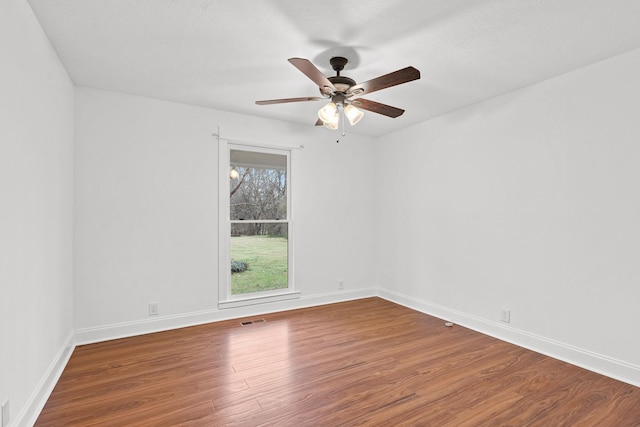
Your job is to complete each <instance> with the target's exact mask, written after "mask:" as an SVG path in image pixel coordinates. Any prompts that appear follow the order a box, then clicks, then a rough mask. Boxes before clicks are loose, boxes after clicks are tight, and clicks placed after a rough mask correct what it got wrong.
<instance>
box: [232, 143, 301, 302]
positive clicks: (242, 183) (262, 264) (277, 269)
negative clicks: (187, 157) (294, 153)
mask: <svg viewBox="0 0 640 427" xmlns="http://www.w3.org/2000/svg"><path fill="white" fill-rule="evenodd" d="M224 146H225V147H224V150H223V149H222V148H221V162H220V163H221V171H222V172H221V175H220V179H221V183H220V207H221V209H220V213H221V214H220V218H221V224H220V230H221V233H220V255H221V256H220V260H221V261H220V262H221V265H220V306H221V307H230V306H231V307H233V306H239V305H247V304H255V303H259V302H265V301H273V300H281V299H286V298H293V297H296V296H297V295H296V293H294V292H293V285H292V277H293V276H292V265H293V263H292V257H291V256H290V255H291V253H292V250H291V248H292V235H291V230H292V227H291V208H290V207H291V201H290V200H291V191H290V188H291V185H290V181H291V178H290V173H289V170H290V161H291V160H290V154H291V153H290V151H289V150H276V149H266V148H256V147H248V146H242V145H235V144H224ZM223 173H224V176H223Z"/></svg>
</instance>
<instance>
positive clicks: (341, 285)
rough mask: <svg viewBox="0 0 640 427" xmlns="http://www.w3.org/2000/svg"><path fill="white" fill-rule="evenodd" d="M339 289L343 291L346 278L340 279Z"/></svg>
mask: <svg viewBox="0 0 640 427" xmlns="http://www.w3.org/2000/svg"><path fill="white" fill-rule="evenodd" d="M338 290H339V291H343V290H344V280H342V279H340V280H338Z"/></svg>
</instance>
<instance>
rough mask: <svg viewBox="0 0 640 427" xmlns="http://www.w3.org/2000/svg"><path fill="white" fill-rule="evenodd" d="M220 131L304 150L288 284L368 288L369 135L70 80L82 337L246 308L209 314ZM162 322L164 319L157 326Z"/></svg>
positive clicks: (296, 180) (319, 292)
mask: <svg viewBox="0 0 640 427" xmlns="http://www.w3.org/2000/svg"><path fill="white" fill-rule="evenodd" d="M218 126H220V131H221V134H222V136H223V137H225V138H228V139H230V140H241V141H251V142H256V143H262V144H272V145H278V146H299V145H300V144H304V146H305V148H304V149H303V150H294V153H293V154H294V157H293V162H294V163H293V165H292V168H293V191H294V193H293V197H294V216H295V218H294V221H295V223H294V227H295V254H294V256H295V262H296V264H295V285H296V289H297V290H299V291H301V292H302V297H303V298H312V297H321V296H327V294H332V293H334V292H336V291H337V280H338V279H344V280H345V288H346V290H345V292H344V293H343V294H344V295H352V294H350V292H351V291H354V290H356V289H360V288H369V289H371V284H372V282H373V271H372V269H371V265H372V263H373V257H374V249H373V242H374V236H373V230H374V217H373V215H372V211H373V206H374V187H373V186H371V185H370V184H371V182H372V180H373V169H372V167H371V165H372V164H373V150H371V144H372V141H371V139H369V138H367V137H362V136H357V135H348V136H347V137H346V138H343V141H342V142H341V143H340V144H336V142H335V133H333V132H329V131H327V130H325V129H322V128H315V127H314V126H298V125H293V124H286V123H282V122H277V121H273V120H267V119H260V118H256V117H251V116H244V115H238V114H232V113H227V112H222V111H215V110H210V109H205V108H199V107H194V106H187V105H182V104H175V103H170V102H164V101H158V100H153V99H148V98H141V97H134V96H129V95H123V94H117V93H112V92H105V91H99V90H95V89H89V88H77V89H76V145H75V152H76V204H75V218H76V222H75V224H76V228H75V289H76V292H75V305H74V307H75V309H74V313H75V327H76V329H77V330H78V331H79V337H80V338H79V339H80V341H91V340H93V339H104V338H105V337H107V336H111V335H113V336H118V335H119V334H127V333H132V332H136V331H140V332H143V331H147V330H149V329H152V328H154V327H158V328H161V327H162V326H175V325H176V324H180V323H181V322H182V323H184V322H187V323H188V322H190V321H195V320H202V321H206V320H214V319H217V318H220V317H221V316H222V317H232V316H234V315H235V316H237V315H239V314H242V313H244V311H241V310H237V311H234V310H233V309H225V310H222V311H223V312H224V313H219V312H218V310H217V302H218V301H217V300H218V287H217V286H218V234H217V233H218V178H217V177H218V171H217V168H218V145H217V140H216V139H215V138H214V137H213V136H212V134H214V133H217V131H218ZM353 295H355V294H353ZM331 296H332V297H336V298H340V294H337V295H331ZM151 301H157V302H158V303H159V307H160V316H159V318H149V316H148V303H149V302H151ZM293 306H295V303H290V304H288V305H287V304H280V305H271V306H265V307H262V308H260V309H261V310H273V309H284V308H288V307H293ZM198 313H200V314H201V316H200V317H198V316H196V314H198ZM203 313H204V314H203ZM168 318H173V319H174V321H173V323H171V322H169V323H167V322H168V321H167V322H165V323H162V321H163V319H165V320H167V319H168ZM150 320H151V321H154V323H153V324H145V323H146V322H148V321H150ZM136 328H138V329H136Z"/></svg>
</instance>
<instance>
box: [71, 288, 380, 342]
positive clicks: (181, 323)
mask: <svg viewBox="0 0 640 427" xmlns="http://www.w3.org/2000/svg"><path fill="white" fill-rule="evenodd" d="M372 296H376V290H375V289H374V288H363V289H355V290H346V291H338V292H329V293H324V294H314V295H310V296H305V295H304V294H303V295H301V296H300V298H297V299H294V300H286V301H277V302H272V303H265V304H260V305H250V306H244V307H234V308H225V309H223V310H204V311H199V312H193V313H185V314H180V315H175V316H156V317H152V318H149V319H144V320H139V321H133V322H124V323H118V324H113V325H106V326H100V327H95V328H85V329H77V330H76V331H75V343H76V345H83V344H91V343H94V342H100V341H107V340H112V339H118V338H125V337H131V336H135V335H143V334H149V333H153V332H161V331H166V330H170V329H177V328H184V327H188V326H195V325H201V324H204V323H211V322H219V321H222V320H230V319H238V318H242V317H249V316H258V315H262V314H267V313H275V312H279V311H286V310H295V309H298V308H305V307H313V306H318V305H324V304H332V303H336V302H342V301H350V300H355V299H361V298H367V297H372Z"/></svg>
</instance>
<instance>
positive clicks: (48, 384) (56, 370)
mask: <svg viewBox="0 0 640 427" xmlns="http://www.w3.org/2000/svg"><path fill="white" fill-rule="evenodd" d="M74 348H75V345H74V342H73V332H71V333H70V334H69V336H68V337H67V339H66V340H65V342H64V344H63V345H62V347H61V348H60V350H58V353H57V354H56V357H55V358H54V359H53V361H52V362H51V365H49V368H48V369H47V371H46V372H45V373H44V375H43V376H42V378H41V379H40V382H38V385H37V387H36V388H35V390H34V392H33V393H32V394H31V397H30V398H29V400H28V401H27V404H26V405H24V406H23V407H22V410H21V411H20V413H19V414H18V416H17V417H16V418H15V419H14V420H12V422H11V424H10V425H12V426H13V425H16V426H32V425H34V424H35V422H36V420H37V419H38V416H39V415H40V412H41V411H42V408H44V405H45V403H47V399H49V395H51V392H52V391H53V388H54V387H55V386H56V383H57V382H58V379H59V378H60V375H62V371H64V368H65V367H66V366H67V363H68V362H69V358H70V357H71V354H72V353H73V349H74Z"/></svg>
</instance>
